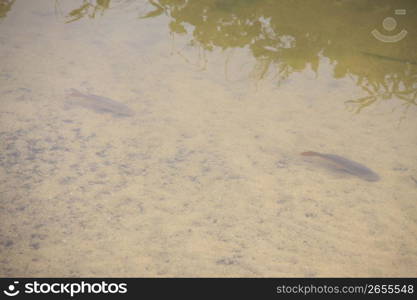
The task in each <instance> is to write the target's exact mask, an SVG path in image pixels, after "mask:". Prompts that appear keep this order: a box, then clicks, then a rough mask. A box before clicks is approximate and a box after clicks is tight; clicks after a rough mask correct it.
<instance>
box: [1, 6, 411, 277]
mask: <svg viewBox="0 0 417 300" xmlns="http://www.w3.org/2000/svg"><path fill="white" fill-rule="evenodd" d="M89 3H90V5H89V6H86V8H85V9H84V10H77V9H78V8H79V7H80V6H81V4H82V1H79V2H77V1H22V0H20V1H19V0H17V1H15V2H13V3H12V5H11V6H10V7H9V9H8V10H7V9H4V8H3V11H1V12H0V18H1V21H0V22H1V26H0V46H1V47H0V56H1V57H2V66H1V68H0V96H1V97H0V116H1V118H0V195H1V196H0V275H1V276H46V277H50V276H86V277H87V276H103V277H108V276H135V277H140V276H274V277H281V276H297V277H300V276H301V277H303V276H308V277H313V276H321V277H325V276H413V277H415V276H417V251H416V249H417V239H416V237H417V211H416V209H415V207H416V199H417V185H416V183H415V181H414V180H413V178H417V153H416V151H415V145H416V143H417V135H416V130H415V129H416V128H417V110H416V89H417V83H416V78H417V69H416V66H415V65H412V64H407V63H403V62H402V61H417V57H416V53H417V51H416V48H415V43H414V41H415V39H414V38H411V37H415V36H416V30H417V26H416V25H417V24H416V18H413V17H412V16H413V14H414V15H415V13H416V8H415V2H414V1H403V2H402V4H404V7H403V8H404V9H407V13H408V14H407V15H406V16H395V15H394V13H393V10H394V9H397V8H399V7H397V2H395V5H394V4H393V3H394V1H382V0H381V1H378V4H374V3H370V2H369V3H368V2H365V1H359V0H358V1H308V2H307V1H276V2H274V1H234V2H233V5H228V3H229V2H227V1H188V2H187V5H184V6H177V4H178V1H164V5H163V7H164V10H162V11H160V9H159V10H158V8H157V7H155V5H152V4H151V3H150V2H148V1H122V0H119V1H110V6H109V7H108V8H107V7H102V6H100V5H99V4H98V3H97V2H95V1H90V2H89ZM154 3H155V2H154ZM310 6H311V7H310ZM387 16H395V18H396V19H397V21H398V28H397V29H396V30H395V32H393V33H392V34H396V33H397V32H399V31H401V29H402V28H406V29H407V31H408V34H409V35H408V36H407V37H406V38H405V39H404V40H402V41H400V42H398V43H384V42H381V41H378V40H376V39H375V38H374V37H373V36H372V35H371V31H372V30H373V29H375V28H376V29H378V30H380V31H381V32H382V33H384V34H388V33H387V32H386V31H384V29H383V28H382V21H383V20H384V18H385V17H387ZM347 24H349V25H347ZM363 52H366V53H374V54H377V55H379V56H380V57H392V58H393V60H389V59H378V57H369V56H367V55H363V54H362V53H363ZM399 60H400V61H399ZM69 88H75V89H77V90H80V91H82V92H83V93H84V92H85V93H88V94H94V95H100V96H103V97H107V98H109V99H115V101H118V102H120V103H123V105H126V106H127V107H129V108H130V109H132V111H134V112H135V114H134V115H133V116H131V117H128V118H114V117H113V115H112V114H101V113H97V112H96V111H94V110H91V109H84V108H83V107H73V108H72V109H70V110H67V109H64V103H65V99H66V92H65V91H66V90H67V89H69ZM308 149H314V150H315V151H318V152H323V153H337V154H343V155H346V157H350V158H352V159H353V158H354V159H355V161H356V160H357V161H358V162H361V163H363V164H364V165H366V166H371V167H372V169H373V170H375V171H377V172H378V174H380V175H381V180H380V181H378V182H372V183H370V182H367V181H362V180H359V179H358V178H356V177H353V176H348V175H346V174H340V173H336V172H331V171H326V170H323V169H319V168H317V166H315V165H313V164H311V163H309V162H308V161H305V159H304V158H303V157H300V155H299V153H300V152H302V151H305V150H308Z"/></svg>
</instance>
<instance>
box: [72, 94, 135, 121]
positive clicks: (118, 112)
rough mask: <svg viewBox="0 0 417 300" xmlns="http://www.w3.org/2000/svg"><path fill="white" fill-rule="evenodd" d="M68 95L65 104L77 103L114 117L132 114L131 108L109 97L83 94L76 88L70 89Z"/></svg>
mask: <svg viewBox="0 0 417 300" xmlns="http://www.w3.org/2000/svg"><path fill="white" fill-rule="evenodd" d="M68 96H70V97H69V98H68V99H67V101H66V104H67V105H77V106H81V107H84V108H87V109H89V110H92V111H95V112H97V113H109V114H111V115H113V116H114V117H131V116H133V115H134V112H133V110H131V109H130V108H129V107H128V106H126V105H125V104H123V103H120V102H117V101H114V100H112V99H110V98H107V97H103V96H98V95H94V94H84V93H81V92H80V91H77V90H76V89H70V90H69V94H68Z"/></svg>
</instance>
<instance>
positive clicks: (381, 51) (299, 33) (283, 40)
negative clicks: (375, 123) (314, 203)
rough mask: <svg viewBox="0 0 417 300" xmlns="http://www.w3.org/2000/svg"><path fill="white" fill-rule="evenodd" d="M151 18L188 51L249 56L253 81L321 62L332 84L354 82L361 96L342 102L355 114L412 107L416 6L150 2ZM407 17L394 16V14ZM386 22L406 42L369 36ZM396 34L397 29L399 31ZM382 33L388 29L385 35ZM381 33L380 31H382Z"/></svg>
mask: <svg viewBox="0 0 417 300" xmlns="http://www.w3.org/2000/svg"><path fill="white" fill-rule="evenodd" d="M149 3H150V4H151V6H152V7H154V8H155V9H154V10H151V11H150V12H149V13H148V14H146V15H145V16H144V17H145V18H150V17H156V16H160V15H166V16H168V17H169V18H171V22H170V25H169V27H170V30H171V32H172V33H174V34H181V35H182V34H184V33H188V34H189V36H190V39H191V40H190V44H191V45H196V46H199V47H201V48H203V49H204V50H207V51H212V50H213V49H214V48H220V49H223V50H225V49H228V48H244V47H246V48H249V49H250V51H251V53H252V55H253V56H254V57H255V58H256V59H257V62H258V63H257V66H256V67H255V70H254V73H255V74H256V77H257V78H258V79H262V78H264V77H265V76H266V75H267V74H268V73H271V72H272V71H274V72H275V73H276V74H277V80H279V81H280V80H283V79H286V78H288V77H289V76H290V75H291V74H292V73H294V72H299V71H302V70H304V69H305V68H306V67H308V66H310V67H311V68H312V69H313V70H314V71H317V70H318V67H319V62H320V59H321V58H322V57H327V58H328V59H329V60H330V62H331V63H332V65H333V68H334V74H333V76H334V77H335V78H344V77H347V76H348V77H353V78H355V79H356V82H357V85H358V86H360V87H361V89H362V90H363V91H364V93H365V94H366V96H364V97H361V98H359V99H355V100H348V101H346V103H347V104H350V105H353V106H354V110H355V111H356V112H360V111H362V110H363V109H364V108H365V107H368V106H370V105H371V104H373V103H375V102H376V101H378V100H383V99H390V98H392V97H395V98H396V99H400V100H402V101H403V104H404V105H405V106H406V107H407V108H408V107H410V106H411V105H416V104H417V102H416V99H417V66H416V65H417V63H416V62H417V51H416V50H417V49H416V46H415V38H414V37H415V35H416V28H417V18H413V17H412V16H413V15H415V14H416V13H417V5H416V2H415V1H414V0H407V1H406V0H404V1H392V0H380V1H366V0H350V1H344V0H339V1H337V0H314V1H304V0H292V1H289V0H287V1H274V0H215V1H213V0H159V1H157V0H149ZM398 8H402V9H405V12H406V15H408V16H404V15H398V16H396V15H395V9H398ZM387 17H396V19H398V21H397V22H398V28H397V29H398V30H397V31H398V32H399V31H401V29H404V28H405V29H406V30H407V31H408V36H406V38H404V39H403V40H401V41H398V42H397V43H386V42H382V41H380V40H377V39H376V38H375V37H373V36H372V35H371V32H372V31H373V30H375V29H377V30H378V31H380V32H381V33H382V34H385V35H388V36H391V35H394V34H396V33H397V31H395V32H394V33H391V32H388V31H387V30H385V29H383V28H382V27H383V26H382V24H383V21H384V20H385V19H386V18H387ZM400 26H401V27H400ZM384 28H386V27H384ZM384 30H385V31H384Z"/></svg>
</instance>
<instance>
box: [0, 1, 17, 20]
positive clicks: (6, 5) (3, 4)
mask: <svg viewBox="0 0 417 300" xmlns="http://www.w3.org/2000/svg"><path fill="white" fill-rule="evenodd" d="M14 2H15V0H0V19H2V18H5V17H6V16H7V13H8V12H9V11H10V9H11V8H12V6H13V3H14Z"/></svg>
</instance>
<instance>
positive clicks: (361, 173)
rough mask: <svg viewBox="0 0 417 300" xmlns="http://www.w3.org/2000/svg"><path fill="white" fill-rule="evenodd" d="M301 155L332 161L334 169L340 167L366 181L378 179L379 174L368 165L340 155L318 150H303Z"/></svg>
mask: <svg viewBox="0 0 417 300" xmlns="http://www.w3.org/2000/svg"><path fill="white" fill-rule="evenodd" d="M301 155H304V156H317V157H319V158H322V159H324V160H326V161H327V162H330V163H332V165H333V166H334V167H335V168H336V169H341V170H343V171H345V172H347V173H349V174H352V175H354V176H357V177H359V178H361V179H363V180H367V181H378V180H379V179H380V177H379V175H378V174H376V173H375V172H374V171H372V170H371V169H369V168H368V167H366V166H364V165H362V164H360V163H358V162H356V161H353V160H350V159H347V158H344V157H342V156H339V155H336V154H327V153H318V152H314V151H307V152H303V153H301Z"/></svg>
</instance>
